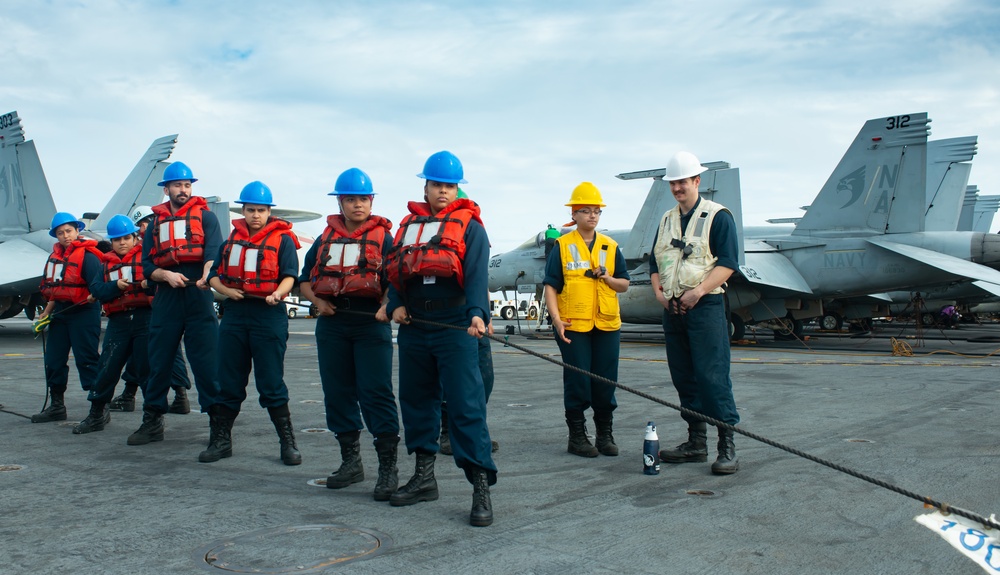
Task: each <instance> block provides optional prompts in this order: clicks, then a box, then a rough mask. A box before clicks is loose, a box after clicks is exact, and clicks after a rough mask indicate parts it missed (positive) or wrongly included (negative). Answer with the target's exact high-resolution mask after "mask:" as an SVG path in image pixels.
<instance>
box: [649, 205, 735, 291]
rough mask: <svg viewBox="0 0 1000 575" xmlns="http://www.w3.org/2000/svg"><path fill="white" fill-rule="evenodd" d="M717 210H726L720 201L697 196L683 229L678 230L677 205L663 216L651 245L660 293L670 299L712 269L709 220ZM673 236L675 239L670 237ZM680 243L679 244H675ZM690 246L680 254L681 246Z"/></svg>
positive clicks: (700, 279) (698, 281)
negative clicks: (660, 288)
mask: <svg viewBox="0 0 1000 575" xmlns="http://www.w3.org/2000/svg"><path fill="white" fill-rule="evenodd" d="M721 211H727V212H728V211H729V210H728V209H727V208H726V207H725V206H723V205H722V204H717V203H715V202H713V201H710V200H706V199H705V198H702V199H701V202H700V203H699V204H698V205H697V206H695V213H693V214H691V219H690V220H689V221H688V225H687V233H682V230H681V209H680V206H679V205H677V206H674V207H673V208H672V209H670V210H669V211H668V212H667V213H666V214H664V216H663V220H662V221H661V222H660V231H659V233H658V235H657V238H656V245H655V246H653V257H655V258H656V265H657V266H659V268H660V285H661V286H662V287H663V295H664V296H665V297H666V298H667V299H670V298H672V297H680V295H681V294H682V293H684V292H685V291H687V290H689V289H691V288H694V287H697V286H698V284H700V283H701V282H702V280H704V279H705V277H707V276H708V273H709V272H711V271H712V270H713V269H715V262H717V261H719V258H717V257H716V256H715V254H713V253H712V249H711V248H710V247H709V243H708V237H709V234H710V232H711V230H712V221H713V220H714V219H715V215H716V214H718V213H719V212H721ZM674 240H676V242H675V241H674ZM677 243H680V244H681V246H678V245H676V244H677ZM682 246H690V248H691V250H690V253H689V254H688V255H687V257H684V247H682ZM723 291H725V290H723V289H722V287H721V286H720V287H717V288H715V289H714V290H712V291H710V292H709V293H722V292H723Z"/></svg>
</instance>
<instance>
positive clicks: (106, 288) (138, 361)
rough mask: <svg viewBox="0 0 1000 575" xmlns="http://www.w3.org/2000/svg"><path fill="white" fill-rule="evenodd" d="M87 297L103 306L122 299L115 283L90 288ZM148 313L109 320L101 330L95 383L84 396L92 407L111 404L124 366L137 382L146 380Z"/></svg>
mask: <svg viewBox="0 0 1000 575" xmlns="http://www.w3.org/2000/svg"><path fill="white" fill-rule="evenodd" d="M90 293H91V294H93V296H94V297H95V298H97V299H99V300H101V302H103V303H107V302H110V301H113V300H116V299H118V298H119V297H121V296H122V291H121V290H120V289H118V282H117V280H115V281H106V282H101V283H99V284H96V285H93V286H91V288H90ZM151 313H152V310H151V309H150V308H148V307H136V308H132V309H128V310H123V311H118V312H115V313H112V314H111V315H109V316H108V326H107V328H106V329H105V330H104V345H103V346H102V347H101V359H100V363H99V364H98V369H97V383H96V384H95V385H94V388H93V389H91V390H90V394H89V395H88V396H87V399H88V400H90V401H91V402H92V403H97V404H100V405H106V404H108V403H110V402H111V398H112V397H114V394H115V386H116V385H117V384H118V378H119V377H121V374H122V369H123V368H125V364H126V362H127V363H128V364H129V365H131V366H133V369H134V370H135V375H136V378H137V381H142V380H144V379H146V377H147V374H148V373H149V355H148V354H149V317H150V315H151Z"/></svg>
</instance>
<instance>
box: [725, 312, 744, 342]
mask: <svg viewBox="0 0 1000 575" xmlns="http://www.w3.org/2000/svg"><path fill="white" fill-rule="evenodd" d="M746 334H747V324H746V322H744V321H743V318H742V317H740V316H738V315H736V314H735V313H734V314H732V315H730V316H729V339H730V340H733V341H736V340H741V339H743V338H744V337H745V336H746Z"/></svg>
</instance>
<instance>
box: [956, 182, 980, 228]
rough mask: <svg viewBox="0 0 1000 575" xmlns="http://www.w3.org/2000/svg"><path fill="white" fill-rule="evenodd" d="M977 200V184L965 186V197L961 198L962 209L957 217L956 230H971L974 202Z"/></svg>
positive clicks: (973, 219) (973, 217) (974, 208)
mask: <svg viewBox="0 0 1000 575" xmlns="http://www.w3.org/2000/svg"><path fill="white" fill-rule="evenodd" d="M978 201H979V186H966V187H965V198H964V199H963V200H962V211H961V214H960V215H959V217H958V226H957V228H956V229H957V230H958V231H960V232H971V231H972V226H973V223H974V221H975V210H976V203H977V202H978Z"/></svg>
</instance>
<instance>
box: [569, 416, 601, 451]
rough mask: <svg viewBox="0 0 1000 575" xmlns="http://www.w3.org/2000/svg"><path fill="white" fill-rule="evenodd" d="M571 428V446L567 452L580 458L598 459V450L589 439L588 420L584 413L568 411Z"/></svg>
mask: <svg viewBox="0 0 1000 575" xmlns="http://www.w3.org/2000/svg"><path fill="white" fill-rule="evenodd" d="M566 425H568V426H569V445H568V446H567V447H566V451H567V452H569V453H572V454H573V455H579V456H580V457H597V448H596V447H594V445H593V444H592V443H590V440H589V439H587V419H586V418H585V417H584V415H583V412H582V411H577V410H569V409H567V410H566Z"/></svg>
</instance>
